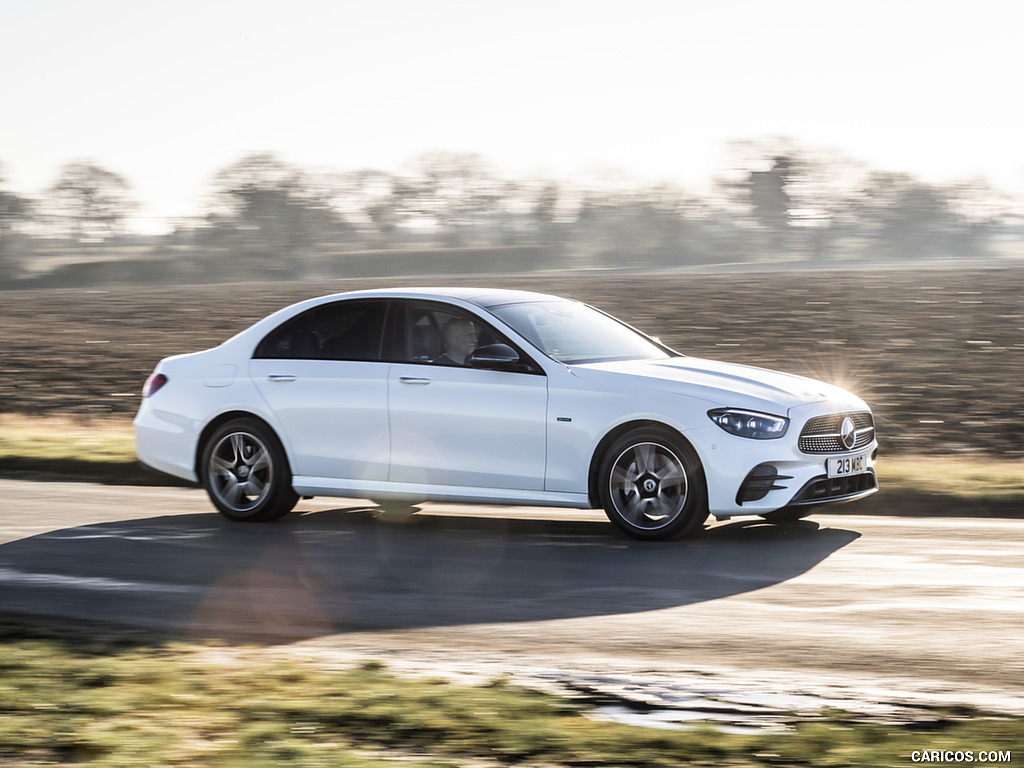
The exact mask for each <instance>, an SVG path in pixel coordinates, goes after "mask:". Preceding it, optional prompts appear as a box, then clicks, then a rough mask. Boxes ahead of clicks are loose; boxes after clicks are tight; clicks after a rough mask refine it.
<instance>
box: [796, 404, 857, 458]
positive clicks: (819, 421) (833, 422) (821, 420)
mask: <svg viewBox="0 0 1024 768" xmlns="http://www.w3.org/2000/svg"><path fill="white" fill-rule="evenodd" d="M846 417H850V418H851V419H853V425H854V428H855V429H856V441H855V442H854V444H853V447H852V448H847V447H846V446H844V445H843V441H842V438H841V437H840V435H839V428H840V426H841V425H842V423H843V419H845V418H846ZM874 439H875V420H874V419H873V418H872V416H871V414H870V413H869V412H868V411H858V412H855V413H830V414H827V415H825V416H815V417H814V418H813V419H811V420H810V421H808V422H807V424H805V425H804V428H803V431H802V432H801V433H800V440H799V442H798V443H797V445H798V446H799V448H800V450H801V451H803V452H804V453H845V452H846V451H856V450H859V449H861V448H863V447H864V446H866V445H871V441H872V440H874Z"/></svg>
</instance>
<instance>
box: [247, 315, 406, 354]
mask: <svg viewBox="0 0 1024 768" xmlns="http://www.w3.org/2000/svg"><path fill="white" fill-rule="evenodd" d="M387 307H388V304H387V302H386V301H338V302H334V303H331V304H322V305H320V306H318V307H314V308H313V309H310V310H307V311H305V312H303V313H302V314H301V315H299V316H298V317H294V318H292V319H291V320H288V321H286V322H285V323H283V324H282V325H280V326H278V327H277V328H275V329H274V330H273V331H271V332H270V333H269V334H267V336H266V337H265V338H264V339H263V341H261V342H260V344H259V346H258V347H257V348H256V352H255V354H254V355H253V357H256V358H270V359H289V360H380V359H381V343H382V339H383V335H384V320H385V317H386V316H387Z"/></svg>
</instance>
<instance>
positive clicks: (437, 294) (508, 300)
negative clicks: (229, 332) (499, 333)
mask: <svg viewBox="0 0 1024 768" xmlns="http://www.w3.org/2000/svg"><path fill="white" fill-rule="evenodd" d="M357 296H360V297H372V296H376V297H382V298H385V297H386V298H405V299H410V298H412V299H420V298H422V299H461V300H462V301H468V302H470V303H471V304H476V305H477V306H480V307H497V306H500V305H502V304H519V303H522V302H526V301H570V299H565V298H562V297H561V296H552V295H550V294H546V293H535V292H534V291H513V290H510V289H507V288H389V289H372V290H362V291H350V292H348V293H337V294H333V295H331V296H324V297H322V298H324V299H342V298H356V297H357Z"/></svg>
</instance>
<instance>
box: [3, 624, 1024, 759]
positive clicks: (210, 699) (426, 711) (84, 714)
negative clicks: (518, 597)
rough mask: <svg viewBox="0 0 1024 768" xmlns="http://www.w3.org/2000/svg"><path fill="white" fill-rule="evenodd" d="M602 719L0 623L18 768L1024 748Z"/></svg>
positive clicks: (428, 685)
mask: <svg viewBox="0 0 1024 768" xmlns="http://www.w3.org/2000/svg"><path fill="white" fill-rule="evenodd" d="M587 709H588V706H587V705H586V704H583V703H581V702H576V701H568V700H563V699H559V698H556V697H552V696H548V695H545V694H541V693H538V692H535V691H531V690H526V689H522V688H518V687H515V686H513V685H510V684H507V683H506V682H504V681H501V680H497V681H494V682H492V683H491V684H490V685H487V686H481V687H470V686H464V685H455V684H452V683H449V682H447V681H444V680H440V679H437V680H434V679H408V678H401V677H397V676H395V675H392V674H390V673H389V672H388V671H387V669H386V668H385V667H384V666H383V665H382V664H380V663H377V662H366V663H364V664H362V665H361V666H360V667H358V668H355V669H346V670H340V671H338V670H333V671H332V670H328V669H324V668H323V667H321V666H317V665H314V664H312V663H309V662H298V661H285V660H280V659H276V660H267V659H261V658H260V657H259V652H258V651H257V650H256V649H245V648H243V649H228V648H217V647H210V646H196V645H163V646H160V645H147V644H132V643H125V642H123V641H117V640H105V641H104V640H95V639H93V640H82V639H80V638H76V637H73V636H69V635H67V634H66V633H62V632H61V631H57V630H53V631H46V630H42V631H41V630H38V629H32V628H28V629H26V627H24V626H16V625H11V624H7V625H3V626H0V713H2V716H0V762H4V764H12V765H22V764H24V765H30V764H31V765H37V764H54V763H60V764H63V763H72V762H73V763H78V764H85V765H91V766H124V765H161V766H250V767H256V768H258V767H259V766H279V765H284V764H287V765H290V766H299V767H301V766H345V767H346V768H360V767H367V768H368V767H370V766H383V765H385V764H394V762H395V761H396V760H399V761H401V762H402V763H403V764H405V765H409V766H413V767H414V768H418V767H420V766H492V765H527V766H605V765H608V766H613V765H614V766H652V767H656V766H657V767H660V766H679V765H692V766H711V765H717V766H720V765H727V766H777V765H789V766H836V765H844V766H872V767H875V768H877V767H878V766H890V765H900V766H902V765H907V764H908V761H909V759H910V755H911V754H912V753H913V752H914V751H917V750H925V749H932V748H943V749H950V748H952V749H954V750H960V751H964V750H973V751H975V752H980V751H981V750H985V751H991V750H997V751H1000V752H1004V753H1005V752H1009V753H1011V754H1013V753H1016V754H1024V722H1021V721H1019V720H1011V719H1006V718H998V717H987V716H983V715H980V714H977V713H974V714H973V716H971V717H970V718H969V719H968V718H967V717H966V716H965V715H964V713H960V714H957V715H954V714H949V715H947V716H945V717H942V716H939V717H937V718H936V719H935V720H934V721H930V722H928V723H927V724H926V727H927V730H920V728H921V725H920V724H918V726H917V728H916V729H915V728H908V727H904V726H896V725H891V724H884V723H864V722H854V721H852V720H850V719H848V718H845V717H844V716H843V714H842V713H839V712H832V713H825V714H822V716H821V717H820V718H817V719H816V720H815V721H810V722H807V721H802V722H794V723H792V724H791V725H790V726H789V727H788V728H786V729H785V730H779V731H764V732H760V733H752V734H743V735H737V734H730V733H725V732H722V731H720V730H717V729H714V728H712V727H711V726H698V727H696V728H693V729H687V730H660V729H659V730H654V729H648V728H641V727H635V726H626V725H618V724H611V723H606V722H597V721H595V720H591V719H589V718H588V717H586V713H587ZM8 761H9V762H8ZM15 761H17V762H15Z"/></svg>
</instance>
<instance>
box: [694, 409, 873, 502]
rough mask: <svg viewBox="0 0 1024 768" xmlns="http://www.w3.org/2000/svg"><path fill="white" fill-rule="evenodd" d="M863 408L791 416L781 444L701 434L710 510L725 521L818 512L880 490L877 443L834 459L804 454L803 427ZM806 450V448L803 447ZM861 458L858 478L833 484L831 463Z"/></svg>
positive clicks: (866, 443) (800, 411) (859, 446)
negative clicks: (787, 511) (804, 509)
mask: <svg viewBox="0 0 1024 768" xmlns="http://www.w3.org/2000/svg"><path fill="white" fill-rule="evenodd" d="M866 410H867V409H866V408H865V407H864V406H863V405H862V404H861V403H859V402H858V403H851V404H846V403H843V404H836V403H827V402H823V403H816V404H813V405H807V406H800V407H799V408H794V409H792V410H791V412H790V414H789V417H790V428H789V430H788V431H787V433H786V435H785V436H784V437H782V438H779V439H776V440H751V439H747V438H742V437H736V436H733V435H730V434H728V433H725V432H723V431H722V430H720V429H719V428H718V427H716V426H713V427H712V428H711V429H712V430H714V431H707V430H703V429H702V430H701V432H702V435H701V438H702V439H701V440H700V447H698V453H700V454H701V461H702V463H703V466H704V472H705V476H706V478H707V487H708V508H709V511H710V512H711V514H712V515H714V516H715V517H716V518H718V519H720V520H724V519H728V518H730V517H737V516H740V515H764V514H767V513H769V512H774V511H776V510H778V509H782V508H784V507H790V506H819V505H822V504H830V503H836V502H843V501H855V500H857V499H861V498H864V497H866V496H870V495H871V494H873V493H875V492H877V490H878V480H877V476H876V474H875V456H876V454H877V450H878V442H877V441H876V440H875V439H874V437H873V435H871V436H870V438H871V439H870V441H860V442H859V443H858V444H857V446H856V448H854V449H852V450H847V451H834V452H829V453H810V452H805V451H804V450H801V447H800V436H801V434H802V432H803V429H804V426H805V425H807V423H808V422H809V421H811V420H812V419H817V418H818V417H821V416H824V415H829V414H835V413H845V412H852V411H859V412H865V411H866ZM804 447H805V448H806V447H807V442H806V441H805V442H804ZM852 456H860V457H863V459H864V464H863V466H862V467H861V468H860V471H859V472H858V473H857V474H852V475H846V476H843V477H835V478H830V477H829V476H828V461H829V459H833V458H837V457H852Z"/></svg>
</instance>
